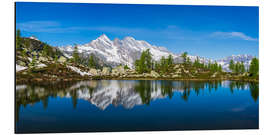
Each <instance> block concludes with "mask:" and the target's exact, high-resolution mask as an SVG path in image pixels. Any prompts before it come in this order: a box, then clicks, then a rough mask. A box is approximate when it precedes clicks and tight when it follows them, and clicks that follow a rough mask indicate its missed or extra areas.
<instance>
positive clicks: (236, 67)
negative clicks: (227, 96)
mask: <svg viewBox="0 0 270 135" xmlns="http://www.w3.org/2000/svg"><path fill="white" fill-rule="evenodd" d="M229 69H230V70H231V72H232V73H236V74H240V73H245V72H249V73H250V75H251V76H257V75H259V59H258V58H256V57H255V58H253V59H252V60H251V63H250V66H249V67H248V69H246V67H245V65H244V63H243V62H234V61H233V60H230V64H229Z"/></svg>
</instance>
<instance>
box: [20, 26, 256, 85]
mask: <svg viewBox="0 0 270 135" xmlns="http://www.w3.org/2000/svg"><path fill="white" fill-rule="evenodd" d="M187 55H188V53H187V52H184V53H183V54H182V55H181V56H182V59H183V62H182V63H174V60H173V57H172V55H169V56H168V57H164V56H163V57H162V58H161V59H160V60H159V61H155V60H153V58H152V54H151V53H150V50H149V49H147V50H145V51H143V52H142V53H141V56H140V57H139V59H137V60H136V61H135V63H134V67H135V69H132V68H130V67H128V66H127V65H119V66H117V67H115V68H112V67H110V66H107V65H104V64H102V62H101V61H100V60H99V58H98V57H96V56H95V55H94V54H90V55H89V56H88V57H83V56H82V54H80V53H79V52H78V48H77V47H76V46H75V49H74V52H73V54H72V57H71V58H68V57H66V56H64V55H63V54H62V52H61V51H60V50H58V48H56V47H53V46H50V45H48V44H47V43H44V42H41V41H39V40H36V39H31V38H24V37H21V33H20V30H17V32H16V67H17V65H19V66H21V67H23V69H22V70H18V71H17V72H16V81H17V82H30V81H72V80H88V79H155V80H157V79H168V80H245V81H258V80H259V60H258V59H257V58H254V59H253V60H252V62H251V65H250V67H249V68H248V69H246V68H245V66H244V64H243V63H239V62H237V63H235V62H234V61H231V64H230V70H231V71H232V72H224V71H223V70H222V67H221V65H219V64H217V62H216V61H215V62H213V63H211V61H209V62H208V63H203V62H202V61H200V59H199V58H198V57H197V59H196V60H195V61H194V62H192V61H191V60H190V58H189V57H188V56H187Z"/></svg>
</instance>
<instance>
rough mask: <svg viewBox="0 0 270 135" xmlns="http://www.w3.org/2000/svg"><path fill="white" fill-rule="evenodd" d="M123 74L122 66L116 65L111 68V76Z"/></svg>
mask: <svg viewBox="0 0 270 135" xmlns="http://www.w3.org/2000/svg"><path fill="white" fill-rule="evenodd" d="M123 74H126V72H125V69H124V67H123V66H118V67H116V68H114V69H112V75H113V76H119V75H123Z"/></svg>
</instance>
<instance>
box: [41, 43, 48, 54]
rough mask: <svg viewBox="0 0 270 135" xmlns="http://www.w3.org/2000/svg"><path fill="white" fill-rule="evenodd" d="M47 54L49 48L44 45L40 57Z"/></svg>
mask: <svg viewBox="0 0 270 135" xmlns="http://www.w3.org/2000/svg"><path fill="white" fill-rule="evenodd" d="M48 54H49V47H48V45H44V46H43V51H42V55H43V56H47V55H48Z"/></svg>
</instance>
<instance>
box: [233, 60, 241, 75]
mask: <svg viewBox="0 0 270 135" xmlns="http://www.w3.org/2000/svg"><path fill="white" fill-rule="evenodd" d="M234 68H235V69H234V70H235V73H237V74H239V73H240V68H241V67H240V63H239V62H237V63H236V64H235V66H234Z"/></svg>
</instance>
